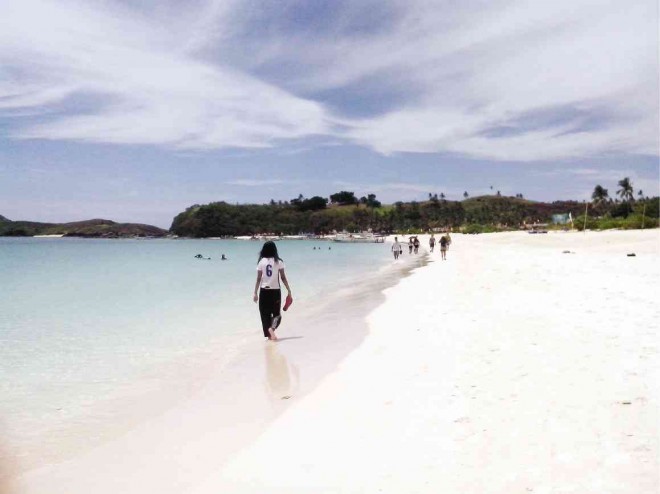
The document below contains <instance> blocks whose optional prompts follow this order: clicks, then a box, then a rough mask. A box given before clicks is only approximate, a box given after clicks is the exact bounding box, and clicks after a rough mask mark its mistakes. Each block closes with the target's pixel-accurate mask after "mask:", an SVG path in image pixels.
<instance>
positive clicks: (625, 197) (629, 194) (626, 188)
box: [616, 177, 635, 217]
mask: <svg viewBox="0 0 660 494" xmlns="http://www.w3.org/2000/svg"><path fill="white" fill-rule="evenodd" d="M619 187H621V188H620V189H619V190H617V191H616V193H617V194H618V195H619V196H621V200H622V201H623V202H625V203H626V206H627V208H626V209H627V210H628V212H627V213H626V217H627V216H628V214H629V213H631V212H632V206H631V205H630V202H631V201H634V200H635V196H634V195H633V192H634V191H633V186H632V183H631V182H630V179H629V178H628V177H625V178H624V179H623V180H619Z"/></svg>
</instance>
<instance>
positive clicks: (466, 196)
mask: <svg viewBox="0 0 660 494" xmlns="http://www.w3.org/2000/svg"><path fill="white" fill-rule="evenodd" d="M469 196H470V194H468V193H467V190H466V191H465V192H463V197H465V198H466V199H467V198H468V197H469Z"/></svg>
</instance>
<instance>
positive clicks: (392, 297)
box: [19, 230, 660, 494]
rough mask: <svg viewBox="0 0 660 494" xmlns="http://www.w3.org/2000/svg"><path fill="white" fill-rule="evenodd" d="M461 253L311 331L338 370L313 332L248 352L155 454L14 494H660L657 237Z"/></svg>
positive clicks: (519, 240)
mask: <svg viewBox="0 0 660 494" xmlns="http://www.w3.org/2000/svg"><path fill="white" fill-rule="evenodd" d="M400 237H401V236H400ZM452 237H453V243H452V246H451V247H450V250H449V252H448V261H446V262H444V261H440V259H439V252H438V251H437V250H436V252H435V253H434V254H432V257H431V259H432V261H431V262H430V263H429V264H426V265H425V266H423V267H421V268H419V269H414V268H413V269H411V272H410V274H409V275H408V276H404V277H401V278H399V281H398V282H397V283H394V284H393V285H391V286H389V288H386V289H385V290H384V292H382V293H381V292H378V293H379V296H378V297H376V298H375V299H371V303H372V304H373V306H372V310H370V311H369V313H368V315H366V321H367V325H368V329H367V330H366V335H365V336H364V338H363V339H361V340H360V339H356V340H353V338H354V337H355V333H354V332H352V331H351V329H352V328H343V327H341V325H337V323H338V322H341V321H342V318H341V317H340V318H338V319H337V320H335V321H327V322H328V326H327V328H325V329H326V331H318V332H317V333H316V334H315V335H314V336H315V337H316V336H323V337H327V339H325V340H323V342H324V345H323V346H322V348H323V349H324V350H328V351H331V352H332V351H334V352H337V354H336V355H337V356H338V357H339V358H338V360H337V361H336V364H335V365H334V366H332V365H329V366H327V367H326V368H325V370H323V369H320V368H319V367H318V361H317V360H318V358H317V357H318V355H317V354H316V352H318V351H319V341H318V338H311V334H310V332H309V330H308V329H305V332H304V333H301V334H298V333H294V332H293V331H292V333H291V338H290V339H288V340H287V339H283V341H281V342H280V343H277V344H258V343H256V342H255V343H254V345H252V347H253V349H254V350H255V352H253V353H252V354H253V355H256V354H257V353H258V352H262V357H261V359H262V360H261V361H260V363H257V362H254V361H252V363H257V364H258V366H250V365H241V366H237V368H236V370H237V371H238V374H237V376H238V377H239V379H238V380H237V381H236V382H233V385H234V387H233V388H232V389H231V390H225V391H226V392H228V391H230V392H228V394H226V395H221V396H218V394H217V392H218V389H217V388H216V387H214V385H213V383H210V385H209V387H207V388H206V389H205V390H204V393H202V394H204V396H202V397H200V398H199V399H195V400H191V401H190V402H189V403H188V404H186V405H184V406H182V407H179V410H178V411H177V412H176V413H170V412H168V413H167V414H166V415H167V416H162V417H159V418H158V419H157V421H154V422H151V423H150V424H147V427H146V430H145V429H143V430H142V431H137V434H138V436H137V439H138V440H139V443H140V444H143V445H145V444H148V445H149V448H147V449H143V450H142V451H141V452H135V451H133V450H132V449H131V445H134V444H135V442H134V439H135V434H136V432H135V431H132V434H133V436H134V437H133V438H132V439H131V438H123V439H120V440H119V441H115V443H114V445H111V447H110V448H103V447H102V448H98V449H97V450H95V451H94V452H92V454H90V455H87V456H86V457H85V458H82V459H76V460H75V461H72V462H67V464H64V465H55V466H53V467H50V468H46V469H42V470H41V471H39V472H30V473H29V475H27V476H24V477H23V478H22V479H21V483H20V484H19V485H21V486H22V487H24V490H23V491H21V492H26V493H35V494H36V493H46V492H48V493H49V494H51V493H52V494H57V493H65V492H66V493H67V494H77V493H79V492H80V493H82V492H92V491H93V492H95V493H97V492H98V493H100V494H104V493H106V492H107V493H108V494H109V493H111V492H126V493H131V492H136V493H137V492H151V491H154V490H157V491H158V492H164V493H169V492H171V493H186V494H211V493H217V492H233V493H237V494H248V493H257V492H259V493H261V492H264V491H267V492H272V493H282V494H284V493H286V494H296V493H301V494H302V493H305V494H307V493H318V492H328V493H330V492H332V493H344V492H345V493H350V492H385V493H392V494H395V493H396V494H399V493H401V492H411V493H413V492H415V493H431V492H438V491H443V492H464V493H466V494H482V493H493V494H495V493H497V494H510V493H514V492H521V493H525V492H536V493H543V494H550V493H552V492H580V493H584V494H602V493H603V492H611V493H622V494H623V493H625V494H628V493H630V494H632V493H637V492H654V491H655V490H657V488H658V487H660V477H659V476H658V474H657V472H658V471H659V470H658V468H659V467H660V463H659V458H660V456H659V447H658V441H657V439H658V437H660V431H659V428H658V424H657V420H655V419H656V417H657V414H658V412H660V396H659V395H658V390H657V388H655V387H654V386H653V382H654V379H657V378H658V377H660V361H659V359H658V355H659V353H660V351H659V349H658V342H657V334H656V332H655V331H654V330H653V328H654V327H655V328H657V320H658V318H659V317H660V314H659V313H658V309H657V308H656V305H657V304H656V303H655V299H654V297H653V293H654V292H655V289H657V284H658V280H659V279H660V272H659V265H658V257H659V255H660V252H659V245H660V243H659V242H658V240H660V238H659V235H658V231H657V230H651V231H649V230H646V231H640V232H630V231H628V232H598V233H596V232H592V233H589V232H587V233H586V234H584V233H582V232H567V233H565V232H559V233H556V234H549V235H543V236H531V235H527V234H526V233H524V232H522V233H513V234H501V233H499V234H497V235H488V234H483V235H478V236H471V235H459V234H456V235H452ZM427 238H428V237H422V236H420V240H421V241H422V249H423V250H426V246H427V245H428V243H427ZM564 251H568V252H570V253H564ZM630 252H635V253H636V254H637V256H636V257H634V258H630V257H627V254H628V253H630ZM405 255H406V256H407V254H405ZM514 301H515V302H516V303H512V302H514ZM320 312H321V313H322V311H320ZM348 315H350V314H348ZM292 316H293V313H292ZM303 323H304V321H303ZM301 328H302V326H301ZM317 329H318V328H317ZM307 335H310V337H309V338H307V337H306V336H307ZM298 336H305V337H304V338H297V337H298ZM347 343H348V344H347ZM315 366H316V369H317V371H319V374H318V376H317V377H318V380H317V381H316V382H315V383H314V384H313V385H312V381H311V380H307V381H306V379H308V378H310V377H313V376H312V375H311V374H310V372H309V371H310V370H311V371H312V374H313V372H314V371H313V369H314V368H315ZM312 380H313V379H312ZM255 383H261V385H262V386H263V388H264V390H265V393H262V395H261V396H260V397H255V396H249V395H247V394H246V390H247V389H254V388H255V386H254V385H255ZM305 386H309V387H308V388H305ZM205 393H206V394H205ZM214 393H215V394H214ZM257 398H258V399H257ZM223 407H227V408H226V409H224V410H223ZM232 410H233V411H232ZM218 411H222V413H227V414H229V415H226V416H225V418H226V419H227V420H229V422H231V424H232V426H231V427H222V425H219V424H218V416H217V415H218ZM232 413H233V415H231V414H232ZM266 413H268V414H271V415H270V416H271V418H270V419H264V417H263V415H264V414H266ZM190 419H193V420H194V421H195V423H194V424H190V423H189V421H190ZM255 425H256V426H257V427H255ZM246 428H250V429H251V430H252V432H253V434H252V435H251V436H250V437H249V438H247V439H248V440H246V441H243V442H242V443H241V445H240V446H237V447H236V448H235V449H225V447H226V444H224V441H226V439H227V438H232V437H233V438H234V439H235V438H236V437H237V436H240V435H241V434H245V433H246ZM257 429H258V430H257ZM163 433H165V434H163ZM245 438H246V436H245V435H243V439H245ZM147 450H148V454H146V456H145V451H147ZM122 452H128V457H126V458H124V457H122V456H121V453H122ZM140 453H142V454H140ZM109 460H111V461H110V462H109ZM136 464H137V465H139V467H140V468H139V471H136ZM99 465H104V467H103V471H102V472H101V473H99V472H98V471H97V470H98V467H99ZM94 469H96V471H95V470H94ZM90 471H95V474H94V478H89V477H85V475H84V473H86V472H90ZM81 472H83V473H82V474H81ZM163 472H166V475H164V474H163ZM100 479H101V480H102V481H100ZM160 484H162V485H160Z"/></svg>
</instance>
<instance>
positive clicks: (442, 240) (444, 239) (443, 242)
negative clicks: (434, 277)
mask: <svg viewBox="0 0 660 494" xmlns="http://www.w3.org/2000/svg"><path fill="white" fill-rule="evenodd" d="M448 243H449V242H448V240H447V237H446V236H445V235H443V236H442V237H440V255H441V256H442V260H443V261H445V260H447V245H448Z"/></svg>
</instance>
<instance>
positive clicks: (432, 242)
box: [429, 234, 435, 252]
mask: <svg viewBox="0 0 660 494" xmlns="http://www.w3.org/2000/svg"><path fill="white" fill-rule="evenodd" d="M429 248H430V249H431V252H433V249H435V237H434V236H433V234H431V238H429Z"/></svg>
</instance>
